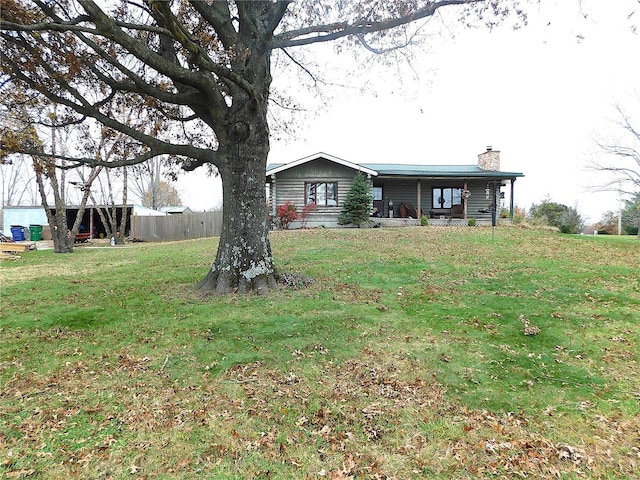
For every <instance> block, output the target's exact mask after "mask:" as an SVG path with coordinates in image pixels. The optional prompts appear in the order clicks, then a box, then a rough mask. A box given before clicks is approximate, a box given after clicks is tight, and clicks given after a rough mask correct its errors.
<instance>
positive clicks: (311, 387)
mask: <svg viewBox="0 0 640 480" xmlns="http://www.w3.org/2000/svg"><path fill="white" fill-rule="evenodd" d="M310 358H313V361H311V360H310ZM164 359H165V355H159V356H158V357H157V358H151V357H146V356H141V357H138V356H136V355H134V354H132V353H130V352H119V353H115V354H113V355H111V356H105V357H102V358H101V359H100V363H101V367H102V368H101V369H100V371H98V370H97V369H96V368H95V367H96V364H95V363H91V364H90V363H88V362H87V360H86V359H84V358H83V359H82V360H75V361H73V362H67V363H66V364H65V365H64V367H63V368H60V369H59V370H57V371H55V372H51V374H50V375H34V374H29V373H26V372H23V373H19V374H18V373H16V374H15V375H14V376H13V378H11V379H10V380H9V381H8V382H7V384H6V385H5V388H4V389H3V390H2V393H1V394H0V401H1V402H2V403H1V404H2V409H3V410H2V415H3V421H4V422H5V427H4V428H3V430H2V432H1V433H0V449H1V451H2V460H1V462H2V463H1V464H0V472H1V473H2V474H3V475H4V476H6V477H8V478H25V477H28V476H32V475H35V476H37V475H40V476H43V477H47V478H74V477H75V478H89V477H91V478H125V477H127V478H154V477H158V476H163V475H164V476H167V475H169V476H171V475H177V476H181V477H183V478H202V475H204V476H206V474H207V472H208V473H210V474H214V473H215V472H218V474H220V475H222V476H224V475H225V474H226V475H229V476H238V475H240V476H243V477H244V478H256V477H262V478H269V477H271V478H277V477H278V476H295V477H298V478H328V479H333V480H336V479H351V478H353V479H355V478H371V479H383V478H409V477H416V476H422V475H426V476H428V475H429V474H431V475H440V476H450V477H458V478H460V477H474V478H475V477H478V478H482V477H485V478H488V477H491V478H495V477H499V478H513V477H522V478H551V477H555V478H559V477H562V476H567V475H568V476H575V477H578V478H579V477H584V478H593V477H599V476H612V475H614V476H615V475H619V476H625V475H633V474H634V472H637V471H638V468H640V449H639V447H640V425H639V422H638V419H637V418H629V416H627V417H623V416H621V415H617V414H615V413H613V412H612V413H611V415H609V416H603V415H599V416H593V418H590V419H589V421H588V422H587V424H585V425H583V428H586V429H588V431H589V433H590V434H589V436H588V437H586V436H583V437H582V438H583V439H582V440H580V441H578V442H576V441H575V438H574V440H573V441H571V439H570V438H567V437H563V432H562V430H561V428H559V427H557V426H555V424H554V423H553V422H554V421H556V420H557V418H558V416H553V415H550V414H543V413H541V416H542V417H543V418H542V419H538V418H532V419H529V418H525V417H524V416H522V415H516V414H495V413H493V412H489V411H478V410H470V409H466V408H465V407H463V406H460V405H454V404H452V403H451V402H450V401H448V400H447V395H446V392H445V390H444V389H443V387H442V386H441V385H440V384H439V383H438V382H437V381H436V380H435V379H434V378H432V377H430V376H429V372H426V371H424V370H423V369H422V366H421V365H420V364H419V363H416V362H415V361H414V360H411V359H410V358H408V357H405V356H403V355H401V354H390V353H388V352H380V351H375V350H373V349H370V348H365V349H363V351H362V354H361V356H360V357H359V358H353V359H350V360H347V361H345V362H343V363H340V364H336V363H333V362H332V361H331V360H330V358H327V356H326V355H323V356H321V357H318V356H315V357H314V355H313V354H312V352H309V354H308V357H305V358H303V359H299V358H297V357H296V359H295V360H293V361H292V362H290V364H289V367H290V368H289V370H287V371H284V372H283V371H281V370H276V369H273V368H270V367H269V366H267V365H264V364H261V363H259V362H253V363H248V364H244V365H237V366H235V367H233V368H230V369H228V370H227V371H226V372H225V374H224V375H223V376H222V377H212V376H211V375H210V373H209V372H207V371H206V370H204V369H203V368H202V369H200V370H201V371H202V372H203V373H202V377H201V379H200V380H201V381H200V382H199V383H198V384H197V385H194V384H188V383H184V382H179V381H176V380H175V379H171V377H170V376H169V375H168V373H167V371H161V368H160V365H161V364H163V360H164ZM303 363H304V365H302V364H303ZM303 367H304V368H303ZM194 369H197V366H194ZM166 370H170V366H169V367H167V369H166ZM434 425H435V426H439V427H438V428H440V430H439V429H438V428H436V427H434ZM545 432H550V433H548V434H545ZM551 432H553V433H551ZM21 459H23V460H21ZM24 459H27V460H26V461H25V460H24ZM203 472H204V473H203Z"/></svg>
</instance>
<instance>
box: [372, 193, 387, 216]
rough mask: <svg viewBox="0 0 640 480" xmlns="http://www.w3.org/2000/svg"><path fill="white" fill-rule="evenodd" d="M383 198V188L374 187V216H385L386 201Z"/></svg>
mask: <svg viewBox="0 0 640 480" xmlns="http://www.w3.org/2000/svg"><path fill="white" fill-rule="evenodd" d="M382 199H383V196H382V187H373V216H374V217H382V216H384V200H382Z"/></svg>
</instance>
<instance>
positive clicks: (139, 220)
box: [131, 210, 222, 242]
mask: <svg viewBox="0 0 640 480" xmlns="http://www.w3.org/2000/svg"><path fill="white" fill-rule="evenodd" d="M221 229H222V210H216V211H213V212H200V213H182V214H176V215H167V216H165V217H146V216H137V215H133V216H132V217H131V237H132V238H135V239H137V240H144V241H146V242H169V241H177V240H189V239H192V238H205V237H219V236H220V230H221Z"/></svg>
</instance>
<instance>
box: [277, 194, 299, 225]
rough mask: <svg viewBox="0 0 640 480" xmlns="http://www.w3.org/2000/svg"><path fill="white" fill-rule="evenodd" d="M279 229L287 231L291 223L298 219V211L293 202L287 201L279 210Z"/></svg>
mask: <svg viewBox="0 0 640 480" xmlns="http://www.w3.org/2000/svg"><path fill="white" fill-rule="evenodd" d="M277 213H278V227H279V228H282V229H283V230H287V229H288V228H289V225H291V222H293V221H295V220H297V219H298V209H297V208H296V206H295V205H294V203H293V202H292V201H291V200H287V201H286V202H284V204H283V205H279V206H278V208H277Z"/></svg>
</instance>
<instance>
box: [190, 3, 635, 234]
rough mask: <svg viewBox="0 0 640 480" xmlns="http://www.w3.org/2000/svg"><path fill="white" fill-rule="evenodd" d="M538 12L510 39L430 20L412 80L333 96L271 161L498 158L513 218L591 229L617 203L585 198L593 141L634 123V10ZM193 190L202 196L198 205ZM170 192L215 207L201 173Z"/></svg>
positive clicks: (377, 76)
mask: <svg viewBox="0 0 640 480" xmlns="http://www.w3.org/2000/svg"><path fill="white" fill-rule="evenodd" d="M542 3H543V4H544V5H543V6H540V7H537V6H536V7H533V10H532V12H531V14H530V15H529V25H528V26H526V27H524V28H522V29H519V30H512V29H511V28H508V27H506V26H505V27H501V28H499V29H496V30H494V31H492V32H489V31H488V30H487V29H485V28H477V29H461V28H459V27H458V26H457V24H456V23H455V22H452V23H451V24H450V25H447V23H446V22H445V23H444V26H443V22H442V21H440V20H437V19H434V20H436V21H435V22H434V21H433V20H432V22H433V28H434V31H439V32H443V33H442V35H440V36H437V37H434V40H433V41H432V42H431V46H430V47H429V48H428V49H426V51H424V52H419V53H418V54H417V59H416V61H414V62H413V63H412V67H413V68H415V69H416V71H417V74H418V78H417V79H411V78H409V77H410V76H409V75H407V74H403V75H401V76H399V75H398V74H397V73H396V72H395V71H394V69H393V68H390V67H389V68H387V69H386V70H385V69H382V68H376V69H374V70H373V71H372V72H370V73H369V78H368V80H369V81H372V80H373V81H372V83H373V85H374V86H373V88H372V89H369V90H365V91H364V92H363V91H361V90H359V89H357V88H353V89H338V90H334V91H333V100H332V101H331V102H329V103H328V104H327V105H326V106H325V107H324V108H323V109H322V110H320V111H318V112H317V113H316V114H315V115H313V116H308V117H306V119H305V120H304V122H303V123H302V124H300V125H299V127H298V131H297V136H296V138H289V139H282V140H281V139H277V140H273V141H272V144H271V153H270V156H269V161H270V162H289V161H293V160H296V159H298V158H302V157H305V156H308V155H311V154H314V153H317V152H320V151H322V152H325V153H329V154H331V155H334V156H337V157H340V158H343V159H345V160H348V161H352V162H355V163H360V162H370V163H371V162H379V163H387V162H397V163H420V164H474V163H475V162H476V161H477V155H478V154H479V153H481V152H482V151H484V149H485V147H486V146H487V145H491V146H492V147H493V148H494V149H496V150H500V152H501V159H502V165H501V169H502V170H506V171H515V172H522V173H524V174H525V177H524V178H521V179H518V181H517V182H516V185H515V202H516V204H517V205H518V206H521V207H524V208H526V209H529V208H530V207H531V205H532V204H533V203H538V202H540V201H541V200H542V199H544V198H545V197H550V198H551V200H553V201H556V202H559V203H563V204H565V205H568V206H576V207H577V208H578V210H579V211H580V213H581V214H582V216H583V217H585V218H587V219H588V220H589V221H593V222H595V221H598V220H599V219H600V217H601V215H602V213H603V212H605V211H607V210H612V211H615V210H617V208H618V195H617V194H616V193H597V192H594V190H593V189H592V188H590V187H591V186H593V185H595V184H598V183H602V178H601V176H602V174H601V173H600V174H597V173H594V172H592V171H589V170H588V168H587V166H588V164H589V162H590V161H591V160H593V158H594V152H596V153H597V147H596V144H595V138H604V139H610V138H614V137H617V136H620V135H621V130H620V128H619V127H617V124H616V121H617V120H618V117H617V113H616V111H615V105H618V104H619V105H620V106H621V107H622V108H623V109H625V111H626V112H627V113H628V114H629V115H631V116H632V117H635V118H637V119H638V123H640V114H638V113H637V112H638V111H639V110H640V100H639V98H640V62H638V57H637V55H638V52H640V27H639V28H638V33H637V34H636V33H633V31H632V27H633V25H636V24H637V25H639V26H640V4H639V3H638V1H637V0H607V1H602V0H582V1H580V0H543V2H542ZM583 13H584V14H586V15H587V18H585V17H584V16H583V15H582V14H583ZM632 13H633V14H632ZM629 15H631V16H630V17H629ZM449 27H451V28H449ZM327 61H328V62H331V63H330V64H331V65H333V68H335V65H336V64H338V65H339V64H340V63H339V62H341V61H345V60H344V58H342V59H337V60H336V58H332V56H331V55H330V56H328V58H327ZM371 76H373V77H374V78H373V79H372V78H371ZM354 78H355V77H354ZM276 81H277V79H276ZM355 83H356V84H359V80H357V79H356V80H355ZM354 86H357V85H354ZM295 93H296V92H292V94H295ZM300 93H301V95H302V96H304V95H305V94H307V93H306V92H300ZM634 110H635V111H634ZM203 187H204V189H205V190H206V191H207V195H206V196H200V195H197V194H196V192H197V191H198V190H200V189H201V188H203ZM178 188H179V190H180V191H181V194H182V198H183V201H184V203H185V204H187V205H189V206H191V207H192V208H195V209H209V208H212V207H215V206H217V205H219V202H220V200H219V197H220V196H218V197H217V198H216V199H213V198H212V197H211V189H212V188H214V189H217V190H218V191H219V190H220V188H221V187H220V184H219V181H216V180H214V179H206V180H204V179H203V175H202V174H201V173H199V172H195V174H190V175H188V176H185V177H184V178H182V179H181V180H180V182H179V185H178Z"/></svg>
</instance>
